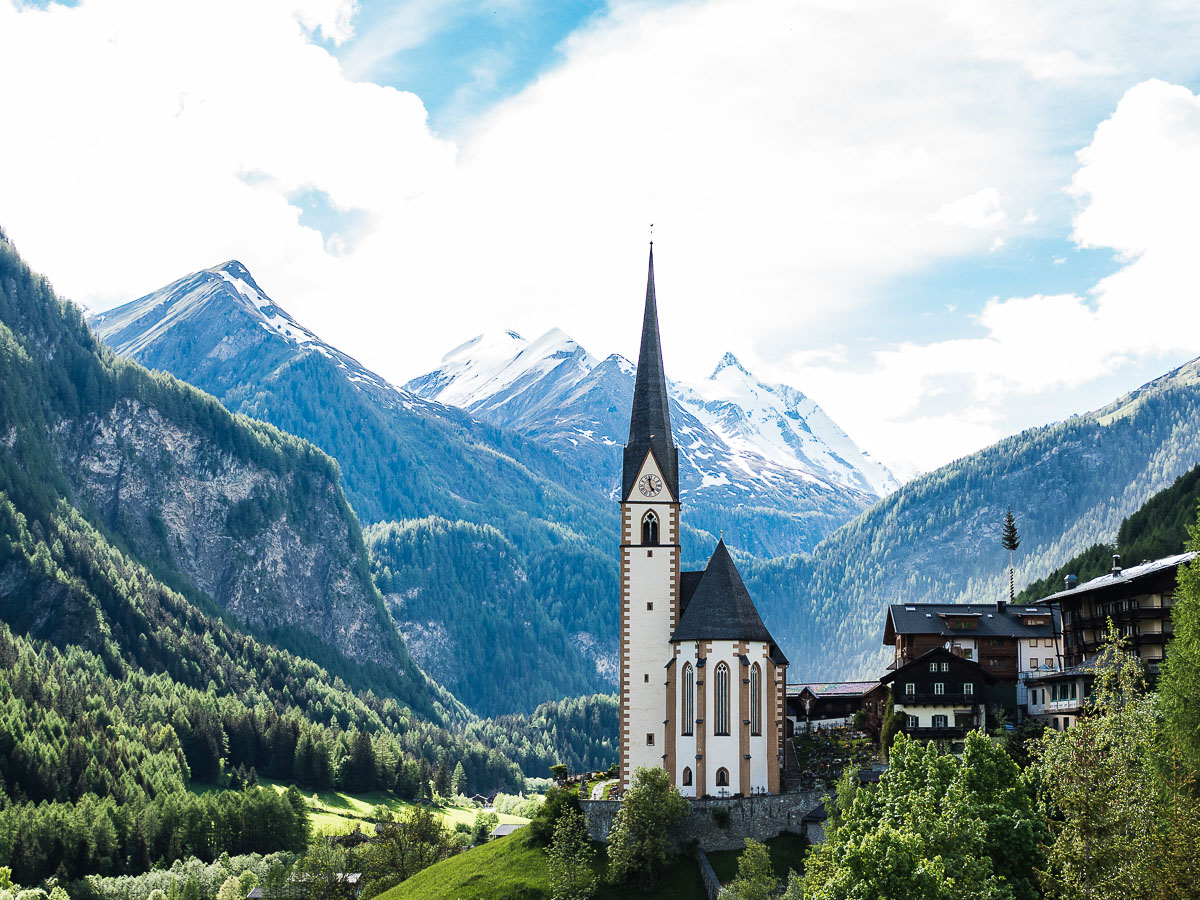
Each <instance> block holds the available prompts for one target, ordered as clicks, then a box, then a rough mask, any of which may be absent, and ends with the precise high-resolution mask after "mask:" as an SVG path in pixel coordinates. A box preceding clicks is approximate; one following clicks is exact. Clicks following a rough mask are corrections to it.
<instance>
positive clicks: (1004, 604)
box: [996, 600, 1008, 615]
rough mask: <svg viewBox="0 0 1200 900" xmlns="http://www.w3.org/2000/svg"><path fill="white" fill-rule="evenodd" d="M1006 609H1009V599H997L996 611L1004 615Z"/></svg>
mask: <svg viewBox="0 0 1200 900" xmlns="http://www.w3.org/2000/svg"><path fill="white" fill-rule="evenodd" d="M1006 609H1008V601H1007V600H997V601H996V612H998V613H1000V615H1004V611H1005V610H1006Z"/></svg>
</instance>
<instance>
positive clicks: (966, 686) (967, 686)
mask: <svg viewBox="0 0 1200 900" xmlns="http://www.w3.org/2000/svg"><path fill="white" fill-rule="evenodd" d="M963 693H964V694H968V695H970V694H974V693H975V684H974V683H973V682H970V681H964V682H963Z"/></svg>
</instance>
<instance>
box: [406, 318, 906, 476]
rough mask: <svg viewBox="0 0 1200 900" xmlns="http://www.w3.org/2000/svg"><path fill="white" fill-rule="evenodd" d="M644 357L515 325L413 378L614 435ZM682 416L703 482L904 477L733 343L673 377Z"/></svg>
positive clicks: (542, 425) (561, 435)
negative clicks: (703, 375) (701, 369)
mask: <svg viewBox="0 0 1200 900" xmlns="http://www.w3.org/2000/svg"><path fill="white" fill-rule="evenodd" d="M635 375H636V366H635V365H634V363H632V362H630V361H629V360H627V359H625V358H624V357H622V356H619V355H617V354H612V355H610V356H608V357H606V358H605V359H604V360H602V361H597V360H596V358H595V357H593V356H591V355H590V354H589V353H588V352H587V351H586V350H584V348H583V347H581V346H580V345H579V344H578V343H577V342H575V341H574V340H572V339H571V338H570V336H568V335H567V334H565V333H564V332H563V331H561V330H560V329H557V328H554V329H551V330H550V331H548V332H546V334H544V335H542V336H541V337H540V338H538V339H537V340H535V341H532V342H531V341H527V340H525V339H524V338H523V337H521V336H520V335H519V334H517V333H516V332H514V331H502V332H496V333H492V334H482V335H479V336H478V337H476V338H473V339H472V340H470V341H467V342H466V343H465V344H462V345H460V346H459V347H456V348H454V349H453V350H451V351H450V352H449V353H447V354H446V356H445V357H443V359H442V365H441V366H440V367H439V368H438V369H437V370H435V371H433V372H430V373H428V374H427V375H423V376H421V377H420V378H417V379H414V380H413V381H411V382H409V383H408V385H406V387H407V388H408V389H409V390H411V391H413V392H414V393H415V394H417V395H418V396H421V397H425V398H426V399H429V400H436V401H438V402H441V403H450V404H453V405H455V406H459V407H461V408H463V409H465V410H467V411H469V412H471V413H472V414H474V415H478V416H481V417H483V418H487V419H490V420H492V421H493V422H495V423H496V424H499V425H501V426H502V427H512V428H517V429H519V430H524V431H527V432H530V433H534V434H536V435H538V436H539V437H542V438H544V439H547V440H554V439H558V440H561V441H564V442H565V443H566V444H567V445H569V446H571V447H576V446H578V445H579V444H580V443H581V442H588V443H592V444H604V445H615V444H619V443H623V442H624V439H625V434H624V431H623V430H622V429H623V427H624V425H623V423H624V422H627V421H628V419H627V418H626V416H627V411H625V410H624V409H622V410H617V408H616V405H615V404H614V400H616V398H617V397H618V396H621V395H622V394H623V391H625V390H627V389H631V387H632V381H633V379H634V377H635ZM670 391H671V394H672V399H673V401H674V403H673V404H672V406H673V407H676V408H673V410H672V424H673V426H674V429H675V438H676V442H677V444H678V446H679V449H680V454H681V456H682V457H683V459H684V460H685V461H686V462H687V464H688V465H689V466H690V467H691V468H692V469H693V470H694V473H695V476H696V480H695V481H694V482H692V486H693V488H694V489H699V490H706V489H714V488H722V489H724V490H727V491H728V490H731V489H735V488H736V489H738V490H743V491H749V490H757V489H752V488H750V487H748V486H747V483H749V484H755V483H757V484H758V485H761V490H763V491H767V492H777V491H779V490H781V489H786V486H787V484H788V483H789V482H791V483H802V484H807V485H813V486H817V487H819V488H821V489H825V490H830V489H836V490H848V491H851V492H854V493H856V494H862V495H866V496H871V497H881V496H885V495H886V494H888V493H891V491H893V490H895V489H896V488H897V487H898V486H899V485H898V482H897V481H896V479H895V477H894V476H893V475H892V473H891V472H889V471H888V469H887V468H886V467H885V466H883V465H882V464H881V463H879V462H877V461H876V460H874V459H872V458H871V457H870V456H868V455H867V454H866V453H864V452H863V451H862V450H860V449H859V448H858V446H857V445H856V444H855V443H854V441H853V440H851V438H850V437H849V435H847V434H846V432H845V431H844V430H843V429H842V428H841V427H840V426H838V425H837V423H836V422H834V421H833V420H832V419H830V418H829V416H828V415H826V414H825V412H824V411H823V410H822V409H821V408H820V407H819V406H817V404H816V402H815V401H813V400H812V399H810V398H809V397H807V396H805V395H804V394H803V393H801V392H800V391H798V390H796V389H795V388H792V387H789V386H787V385H778V384H765V383H763V382H760V381H758V380H757V379H756V378H755V377H754V376H753V375H752V374H751V373H750V372H749V371H748V370H747V369H746V368H745V367H744V366H743V365H742V364H741V363H740V362H739V361H738V360H737V358H736V357H734V356H733V354H731V353H727V354H725V356H724V357H723V358H722V360H721V361H720V363H719V364H718V365H717V367H716V369H715V370H714V371H713V374H712V375H711V376H710V377H709V378H708V379H707V380H705V381H704V382H702V383H700V384H696V385H691V384H685V383H682V382H671V383H670Z"/></svg>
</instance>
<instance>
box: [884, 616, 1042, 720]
mask: <svg viewBox="0 0 1200 900" xmlns="http://www.w3.org/2000/svg"><path fill="white" fill-rule="evenodd" d="M1056 616H1057V612H1056V611H1055V610H1052V609H1049V608H1047V607H1045V606H1038V605H1030V606H1021V605H1016V604H1009V603H1007V602H1005V601H1003V600H1000V601H997V602H996V603H894V604H892V605H891V606H890V607H888V615H887V621H886V622H885V624H884V628H883V643H884V644H885V645H887V646H889V647H891V648H892V650H893V659H892V664H891V665H890V666H889V667H888V668H889V669H892V670H895V669H897V668H899V667H901V666H904V665H906V664H908V663H909V662H911V661H912V660H914V659H917V658H918V657H920V656H921V655H922V654H924V653H927V652H929V651H930V650H932V649H934V648H935V647H943V648H945V649H947V650H949V651H950V652H951V653H953V654H954V655H955V656H958V657H961V658H962V659H969V660H973V661H975V662H977V663H979V665H980V666H982V667H983V669H984V670H985V671H986V672H987V673H988V674H989V675H991V676H992V677H993V679H994V680H995V682H996V685H997V686H996V688H994V689H993V690H992V691H991V692H990V697H991V700H992V702H994V703H996V704H997V705H1000V706H1003V707H1005V708H1007V709H1009V710H1010V711H1012V712H1016V711H1017V710H1018V709H1020V708H1021V707H1023V706H1024V705H1025V704H1026V703H1027V701H1028V696H1027V693H1026V688H1025V680H1026V679H1027V678H1028V677H1029V674H1030V673H1032V672H1039V671H1043V670H1046V669H1060V668H1062V663H1061V658H1060V648H1059V645H1058V637H1057V629H1056V624H1057V618H1056Z"/></svg>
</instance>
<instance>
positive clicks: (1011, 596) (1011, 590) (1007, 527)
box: [1000, 506, 1021, 603]
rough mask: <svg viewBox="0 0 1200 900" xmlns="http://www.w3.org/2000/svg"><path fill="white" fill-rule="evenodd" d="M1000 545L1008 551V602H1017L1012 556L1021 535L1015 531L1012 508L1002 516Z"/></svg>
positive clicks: (1015, 525) (1019, 542) (1015, 522)
mask: <svg viewBox="0 0 1200 900" xmlns="http://www.w3.org/2000/svg"><path fill="white" fill-rule="evenodd" d="M1000 543H1001V544H1003V545H1004V549H1005V550H1007V551H1008V602H1009V603H1015V602H1016V600H1017V586H1016V571H1015V569H1014V568H1013V554H1014V553H1016V552H1017V548H1018V547H1020V546H1021V533H1020V532H1019V531H1017V520H1016V519H1015V518H1014V517H1013V511H1012V507H1011V506H1010V507H1009V508H1008V511H1007V512H1006V513H1005V514H1004V529H1003V531H1001V533H1000Z"/></svg>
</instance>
